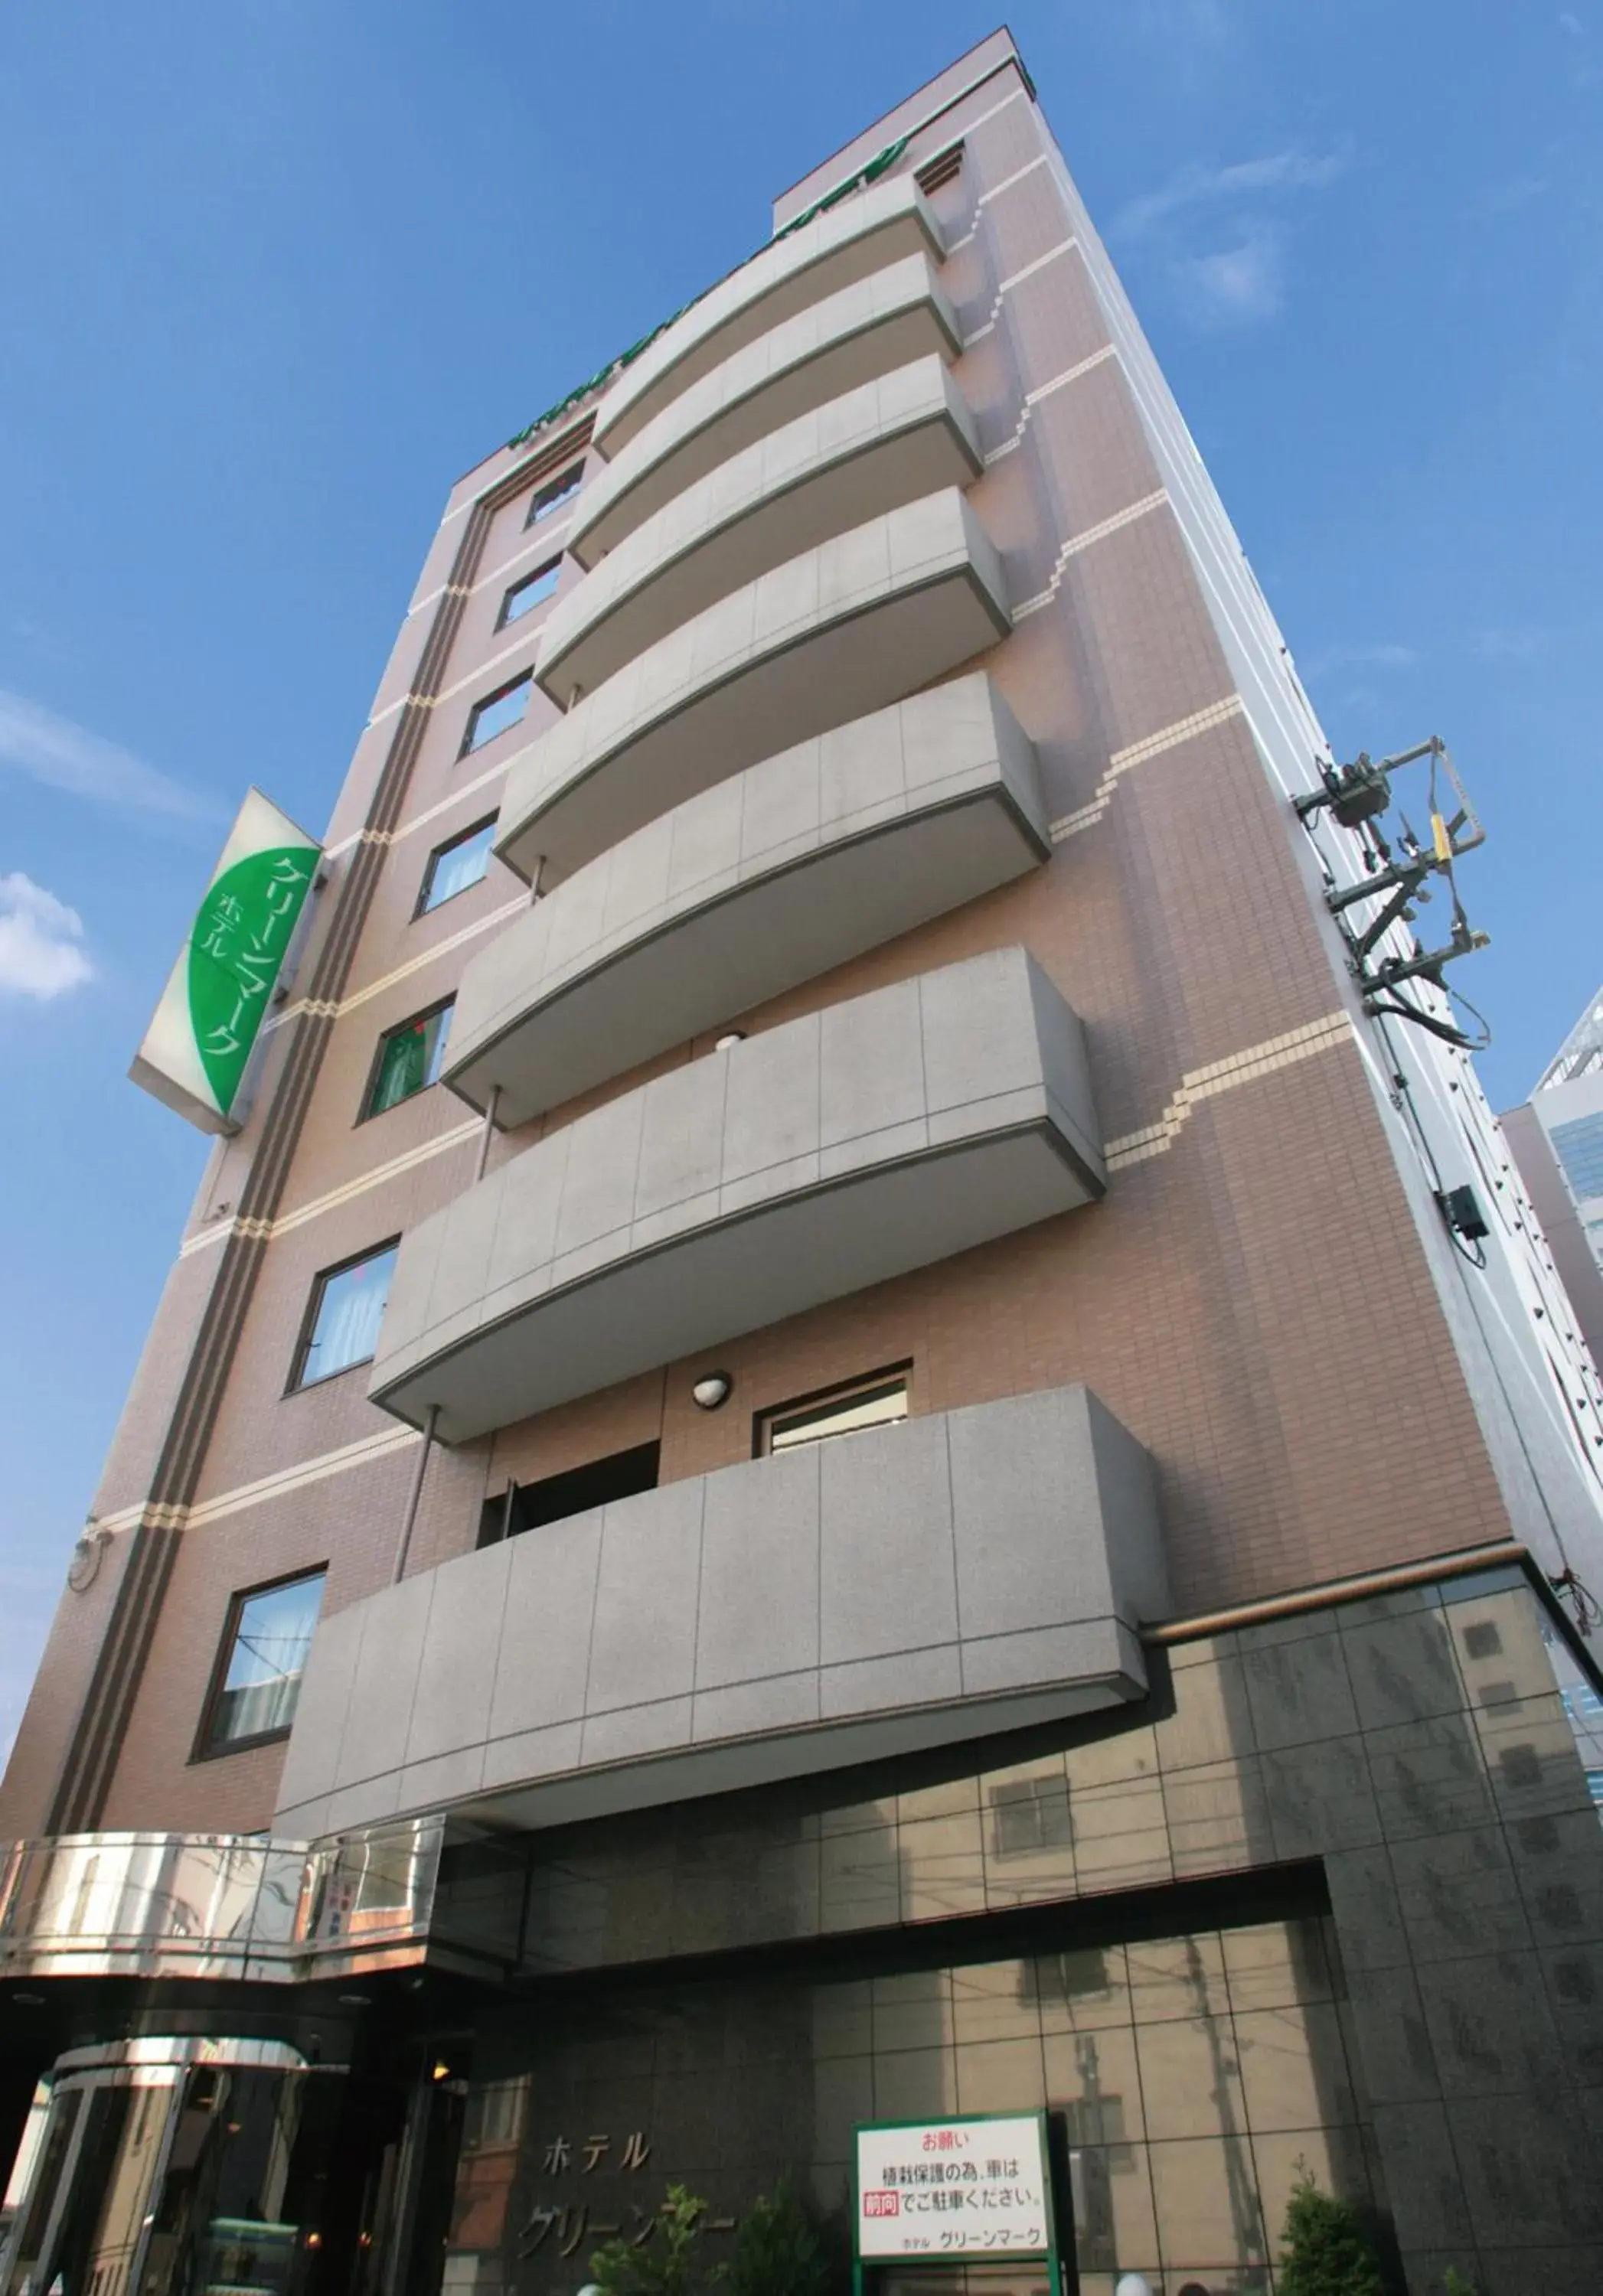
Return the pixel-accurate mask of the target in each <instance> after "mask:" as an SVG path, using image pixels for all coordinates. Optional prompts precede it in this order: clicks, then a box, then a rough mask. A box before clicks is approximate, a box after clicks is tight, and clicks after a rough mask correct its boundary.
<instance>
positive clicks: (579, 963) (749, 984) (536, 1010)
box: [445, 673, 1050, 1128]
mask: <svg viewBox="0 0 1603 2296" xmlns="http://www.w3.org/2000/svg"><path fill="white" fill-rule="evenodd" d="M1049 853H1050V845H1049V843H1048V834H1047V822H1046V809H1045V807H1044V805H1043V803H1042V800H1041V796H1040V782H1039V778H1038V775H1037V772H1036V766H1035V757H1034V752H1033V751H1032V749H1031V746H1030V743H1029V742H1028V741H1027V740H1026V738H1025V736H1024V734H1023V732H1022V731H1021V730H1020V728H1019V726H1018V722H1017V720H1016V719H1015V717H1014V716H1013V713H1012V711H1011V710H1010V709H1008V708H1007V703H1006V702H1005V701H1003V700H1002V698H1001V696H1000V694H999V693H997V691H996V689H995V688H994V686H993V685H991V680H990V679H989V678H988V677H986V676H984V675H983V673H981V674H978V675H976V676H969V677H959V678H954V679H952V680H950V681H949V683H948V684H947V685H938V686H934V687H933V688H932V689H931V690H930V691H929V692H927V693H919V694H915V695H913V696H912V697H911V698H910V699H909V700H908V701H900V702H897V703H896V704H894V705H893V707H892V708H891V709H882V710H879V711H876V712H875V715H874V716H873V717H863V718H859V720H858V721H857V722H856V724H854V725H851V726H842V727H840V728H839V729H838V731H836V732H834V733H832V734H821V735H819V736H818V737H817V738H816V739H815V740H813V741H811V742H803V743H801V746H800V747H799V748H797V749H794V750H785V751H784V752H783V753H782V754H781V755H780V756H778V757H777V758H765V759H764V761H763V762H762V764H761V765H760V766H752V767H748V768H747V770H746V771H745V772H744V774H737V775H735V776H734V778H733V779H732V780H730V781H727V782H720V783H718V784H717V785H716V786H715V787H714V788H712V789H711V790H706V791H703V793H702V794H701V795H700V796H699V797H694V798H691V799H687V800H686V803H685V804H684V805H681V806H676V807H675V808H674V810H673V811H672V812H671V813H669V814H665V815H663V816H662V819H661V820H659V821H654V822H650V823H648V824H647V825H646V826H645V828H644V829H639V830H637V831H636V832H635V834H634V835H633V836H632V837H628V838H625V840H624V841H623V843H622V844H621V845H615V846H613V847H612V849H611V851H610V852H607V853H604V854H602V855H600V856H599V857H598V858H597V859H596V860H594V861H592V862H590V863H589V864H588V865H587V866H586V867H585V868H583V869H580V871H579V872H578V873H577V874H576V875H574V876H572V877H570V878H569V879H568V881H567V882H566V883H565V884H563V885H560V886H559V887H558V888H557V890H556V891H555V893H553V894H551V895H550V896H549V897H548V898H546V899H545V900H542V901H538V902H536V904H535V905H534V906H533V907H532V908H530V909H526V910H525V911H524V912H523V914H522V915H521V916H518V917H515V918H514V920H513V922H512V923H511V924H510V925H508V926H507V928H506V931H504V932H501V933H498V934H497V937H496V939H494V940H493V941H492V942H491V943H490V945H489V947H488V948H485V949H483V950H481V953H480V954H479V955H477V956H475V957H473V959H471V960H470V962H469V964H468V965H467V967H466V969H465V970H464V973H463V976H462V981H461V985H460V987H459V988H458V989H457V993H456V1011H455V1013H454V1015H453V1018H452V1025H451V1055H450V1060H449V1063H448V1067H447V1069H446V1071H445V1082H446V1083H447V1084H448V1086H449V1087H450V1088H451V1089H452V1091H453V1092H456V1093H459V1094H460V1095H462V1097H463V1099H464V1100H466V1101H469V1102H471V1103H473V1106H474V1107H475V1108H487V1107H488V1106H489V1103H490V1099H491V1097H492V1095H494V1097H495V1100H496V1113H497V1120H498V1121H499V1122H500V1123H501V1124H502V1125H504V1126H506V1127H508V1128H515V1127H516V1126H518V1125H521V1124H526V1123H528V1122H529V1120H530V1118H531V1117H535V1116H538V1115H539V1114H540V1113H541V1112H542V1111H544V1110H546V1109H548V1108H555V1107H558V1106H560V1105H561V1103H563V1102H564V1101H566V1100H571V1099H572V1098H574V1097H575V1096H576V1095H578V1094H580V1093H583V1092H588V1090H590V1089H591V1087H594V1086H596V1085H597V1084H602V1083H604V1082H605V1081H606V1080H607V1079H608V1078H611V1077H615V1076H621V1075H623V1074H624V1073H626V1072H627V1071H628V1070H629V1069H631V1068H634V1067H636V1066H637V1065H638V1064H640V1063H642V1062H645V1061H648V1060H653V1059H654V1058H656V1057H657V1056H658V1055H659V1054H662V1053H664V1052H666V1051H668V1050H669V1049H670V1046H674V1045H678V1044H684V1043H686V1042H687V1041H688V1040H689V1039H690V1038H691V1037H695V1036H696V1035H698V1034H699V1033H700V1032H702V1031H703V1030H705V1029H713V1028H715V1027H716V1026H717V1025H718V1024H719V1022H720V1021H728V1019H729V1017H730V1006H731V1003H732V1000H735V999H736V998H738V1001H739V1005H740V1007H741V1009H743V1010H747V1009H750V1008H752V1007H753V1006H756V1005H760V1004H761V1003H763V1002H764V1001H765V1000H766V999H767V998H769V997H771V996H778V995H780V994H781V993H782V992H783V991H784V990H785V989H787V988H793V987H795V986H796V984H797V983H798V982H800V981H803V980H815V979H816V978H817V977H818V974H820V973H822V972H828V971H829V969H830V968H831V967H832V966H833V965H836V964H844V963H845V962H846V960H847V959H848V958H849V957H852V956H856V955H860V954H861V952H862V951H863V950H865V949H867V948H874V947H879V946H880V945H881V944H882V943H884V942H885V941H889V940H892V939H895V938H896V937H897V936H898V935H899V934H900V933H904V932H908V931H911V930H912V928H913V927H914V926H915V925H918V924H923V923H925V922H927V921H928V919H930V918H931V917H934V916H940V915H941V914H944V913H945V911H947V910H948V909H951V908H955V907H957V906H958V904H959V903H960V902H963V901H968V900H973V899H974V898H976V897H977V896H978V895H979V894H981V893H984V892H989V891H990V890H991V889H992V887H994V886H996V885H999V884H1003V883H1005V882H1007V880H1009V879H1010V878H1014V877H1018V876H1022V875H1023V873H1024V872H1025V871H1026V870H1028V869H1032V868H1034V867H1036V866H1037V865H1039V864H1040V862H1042V861H1044V860H1045V859H1047V857H1048V855H1049Z"/></svg>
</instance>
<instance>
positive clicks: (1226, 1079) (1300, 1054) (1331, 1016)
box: [1105, 1013, 1357, 1172]
mask: <svg viewBox="0 0 1603 2296" xmlns="http://www.w3.org/2000/svg"><path fill="white" fill-rule="evenodd" d="M1356 1041H1357V1038H1356V1035H1355V1032H1354V1030H1353V1027H1352V1019H1351V1016H1350V1015H1349V1014H1347V1013H1325V1014H1324V1015H1323V1016H1322V1017H1321V1018H1320V1019H1319V1020H1318V1021H1306V1022H1305V1023H1304V1024H1303V1027H1302V1028H1300V1029H1287V1032H1286V1034H1285V1035H1284V1036H1281V1037H1266V1038H1265V1039H1264V1041H1263V1043H1262V1044H1261V1045H1249V1046H1247V1048H1246V1050H1245V1052H1242V1053H1231V1054H1229V1057H1228V1058H1227V1059H1225V1060H1222V1061H1210V1062H1208V1064H1207V1066H1206V1067H1205V1068H1200V1069H1192V1070H1190V1071H1189V1072H1188V1074H1187V1075H1185V1076H1183V1077H1182V1078H1180V1089H1179V1091H1178V1092H1177V1093H1176V1094H1175V1095H1174V1097H1173V1099H1172V1100H1171V1101H1170V1102H1169V1103H1168V1104H1167V1105H1166V1106H1165V1108H1164V1110H1163V1114H1162V1116H1160V1117H1159V1119H1158V1120H1157V1122H1156V1123H1155V1124H1149V1125H1147V1127H1146V1128H1144V1129H1143V1130H1142V1131H1139V1132H1127V1133H1125V1134H1123V1135H1122V1137H1121V1138H1119V1139H1117V1140H1110V1141H1109V1142H1108V1144H1107V1146H1106V1151H1105V1154H1106V1159H1107V1168H1108V1170H1109V1171H1110V1172H1116V1171H1122V1169H1124V1168H1125V1167H1126V1166H1127V1165H1130V1164H1143V1163H1145V1162H1146V1161H1147V1159H1148V1157H1151V1156H1162V1155H1163V1153H1164V1152H1166V1151H1167V1150H1168V1149H1171V1148H1172V1147H1173V1145H1174V1144H1175V1142H1176V1141H1177V1140H1178V1139H1179V1137H1180V1133H1181V1131H1182V1130H1183V1129H1184V1128H1185V1123H1186V1119H1187V1118H1188V1116H1189V1115H1190V1113H1191V1111H1192V1109H1193V1108H1194V1107H1195V1106H1196V1103H1197V1102H1198V1101H1199V1100H1212V1099H1213V1098H1214V1097H1215V1096H1216V1095H1218V1094H1220V1093H1221V1092H1231V1091H1233V1090H1234V1089H1235V1087H1237V1085H1239V1084H1250V1083H1251V1082H1252V1081H1253V1079H1254V1078H1255V1077H1261V1076H1271V1075H1273V1074H1274V1073H1275V1071H1276V1070H1279V1069H1288V1068H1292V1067H1295V1064H1296V1063H1297V1062H1299V1061H1308V1060H1311V1059H1312V1058H1313V1057H1314V1055H1315V1054H1317V1053H1328V1052H1329V1051H1330V1050H1331V1049H1332V1047H1333V1046H1336V1045H1344V1044H1352V1043H1356Z"/></svg>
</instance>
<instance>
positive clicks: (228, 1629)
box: [189, 1562, 328, 1763]
mask: <svg viewBox="0 0 1603 2296" xmlns="http://www.w3.org/2000/svg"><path fill="white" fill-rule="evenodd" d="M327 1578H328V1564H327V1563H326V1562H308V1563H307V1564H306V1565H305V1566H304V1567H303V1568H301V1569H300V1570H281V1571H280V1572H279V1573H278V1574H277V1576H276V1577H275V1578H273V1579H260V1580H259V1581H258V1583H257V1584H256V1585H255V1586H254V1587H235V1589H234V1592H233V1594H232V1595H229V1597H228V1607H227V1609H226V1611H224V1613H223V1631H222V1633H221V1634H220V1635H219V1636H218V1645H217V1650H216V1652H215V1654H214V1655H213V1658H212V1661H211V1673H210V1677H208V1680H207V1684H206V1696H205V1698H204V1700H203V1701H202V1702H201V1718H200V1721H199V1723H198V1725H197V1726H196V1729H195V1735H194V1744H193V1747H192V1749H191V1751H190V1756H189V1759H190V1761H191V1762H192V1763H193V1762H218V1761H222V1760H223V1759H225V1758H226V1756H227V1755H229V1754H244V1753H249V1751H251V1748H252V1747H253V1746H275V1745H280V1744H282V1743H283V1742H284V1739H286V1738H287V1737H288V1736H289V1734H290V1732H291V1731H292V1729H293V1727H294V1718H293V1716H292V1717H291V1718H290V1720H289V1721H288V1722H284V1723H282V1724H280V1726H278V1727H277V1728H276V1729H273V1730H257V1731H254V1732H252V1734H251V1736H249V1737H248V1738H225V1739H223V1740H221V1741H220V1742H219V1743H213V1736H212V1734H213V1732H214V1730H215V1729H216V1726H217V1717H218V1706H219V1704H220V1703H221V1701H222V1695H223V1685H224V1683H225V1682H226V1679H227V1676H228V1665H229V1661H230V1660H231V1659H232V1658H233V1656H234V1644H235V1642H236V1641H237V1640H238V1638H239V1626H240V1620H242V1619H243V1616H244V1612H245V1605H246V1603H253V1602H254V1601H255V1600H256V1597H257V1596H258V1595H275V1594H276V1593H277V1592H278V1589H279V1588H280V1587H295V1586H299V1585H300V1581H301V1580H302V1579H323V1580H325V1581H326V1580H327Z"/></svg>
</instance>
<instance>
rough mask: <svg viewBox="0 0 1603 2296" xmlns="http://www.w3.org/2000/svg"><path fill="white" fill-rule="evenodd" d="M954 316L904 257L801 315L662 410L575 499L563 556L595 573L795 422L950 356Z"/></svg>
mask: <svg viewBox="0 0 1603 2296" xmlns="http://www.w3.org/2000/svg"><path fill="white" fill-rule="evenodd" d="M961 348H962V334H961V331H960V330H959V328H958V316H957V314H956V312H955V311H954V310H953V309H952V307H951V305H950V304H949V302H948V300H947V299H946V297H945V295H944V294H943V293H942V292H941V288H940V286H939V284H938V283H937V282H936V278H935V275H934V273H933V271H932V270H931V268H930V266H929V263H928V261H927V259H926V258H925V257H924V256H922V255H913V256H908V258H905V259H904V260H903V261H902V262H900V263H893V264H892V265H891V266H889V267H888V268H887V269H886V270H884V271H876V272H875V274H874V275H873V276H872V277H871V278H868V279H861V280H859V281H858V283H856V285H855V286H851V287H844V288H843V289H842V290H841V291H840V293H839V294H837V295H831V296H828V297H826V299H825V300H824V301H823V302H822V303H818V304H815V305H814V306H813V307H812V308H811V309H810V310H807V311H801V312H799V313H798V314H797V316H795V317H794V318H793V319H788V320H786V322H785V324H784V325H783V326H780V327H776V328H775V329H774V331H773V332H772V333H771V334H767V335H763V336H761V337H760V339H759V340H758V341H756V342H754V343H751V344H748V346H747V347H746V348H745V349H744V350H743V351H737V352H736V354H735V356H734V357H733V358H728V359H725V360H724V362H723V363H722V365H719V366H717V367H715V368H714V369H713V371H712V373H711V374H707V375H703V378H702V380H701V381H699V382H697V383H694V384H693V385H692V386H691V388H690V389H688V390H687V391H686V392H685V393H684V395H683V397H682V398H676V399H674V400H673V401H672V403H671V404H670V406H666V407H664V408H663V410H662V414H659V415H658V416H657V417H656V418H655V420H654V421H653V422H648V423H647V424H646V425H645V429H644V430H641V431H640V432H639V433H638V434H637V437H636V438H634V439H632V440H631V441H630V443H629V446H628V447H625V448H624V450H623V452H622V453H621V455H619V456H618V457H617V459H616V461H615V462H612V463H605V464H604V465H603V466H602V467H601V469H599V470H598V471H596V475H595V476H594V477H593V478H592V479H591V480H590V483H589V484H588V487H587V488H585V490H584V492H583V494H582V495H580V498H579V502H578V505H577V507H576V508H575V511H574V513H573V519H572V523H571V525H570V527H569V529H568V548H569V550H570V552H571V553H572V555H573V556H574V557H575V558H577V559H578V561H579V562H580V565H581V566H594V565H596V563H597V562H598V561H599V560H600V559H602V558H603V557H604V556H605V554H606V553H607V552H608V551H609V550H615V549H616V548H617V547H618V545H619V544H620V543H621V542H622V541H623V540H624V539H625V538H626V537H628V536H629V535H630V534H632V533H633V532H634V530H635V529H636V528H637V526H639V525H641V524H643V523H644V521H645V520H646V519H648V518H651V517H653V516H654V515H655V513H656V512H658V511H659V510H661V509H662V505H663V504H664V503H667V502H670V501H671V500H672V499H673V497H674V496H675V495H677V494H680V493H682V492H683V491H684V489H685V488H686V487H687V486H691V485H693V484H694V483H695V480H697V479H701V478H704V477H705V476H706V474H707V472H708V471H713V470H716V469H717V468H718V465H719V463H723V462H727V461H728V458H729V456H730V455H737V454H740V453H742V452H744V449H745V448H746V447H750V446H752V445H753V444H754V443H755V441H756V440H757V439H764V438H766V437H767V436H768V434H769V431H770V430H778V429H780V428H781V426H782V425H783V424H785V423H786V422H794V421H795V420H796V419H797V417H798V416H799V415H802V414H810V413H811V411H812V410H813V409H814V408H815V407H818V406H827V405H828V403H829V401H830V400H831V399H832V398H840V397H841V396H842V394H843V392H845V391H848V390H856V389H859V388H860V387H861V386H862V384H864V383H865V382H872V381H874V380H875V377H876V376H878V375H882V374H891V373H894V371H895V370H896V368H898V367H899V366H906V365H908V363H909V362H910V361H911V360H913V359H917V358H924V357H930V356H932V355H933V356H935V357H941V358H943V359H946V360H951V359H955V358H956V357H957V356H958V351H959V350H960V349H961Z"/></svg>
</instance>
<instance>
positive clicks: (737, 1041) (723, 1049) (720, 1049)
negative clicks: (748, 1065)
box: [712, 1029, 746, 1053]
mask: <svg viewBox="0 0 1603 2296" xmlns="http://www.w3.org/2000/svg"><path fill="white" fill-rule="evenodd" d="M745 1040H746V1032H745V1030H744V1029H730V1030H729V1032H728V1036H725V1037H719V1039H718V1041H717V1043H716V1044H715V1045H714V1046H713V1047H712V1049H713V1051H714V1052H715V1053H727V1052H728V1049H729V1047H730V1046H731V1045H744V1043H745Z"/></svg>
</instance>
